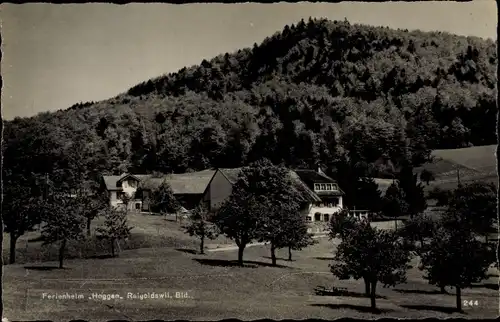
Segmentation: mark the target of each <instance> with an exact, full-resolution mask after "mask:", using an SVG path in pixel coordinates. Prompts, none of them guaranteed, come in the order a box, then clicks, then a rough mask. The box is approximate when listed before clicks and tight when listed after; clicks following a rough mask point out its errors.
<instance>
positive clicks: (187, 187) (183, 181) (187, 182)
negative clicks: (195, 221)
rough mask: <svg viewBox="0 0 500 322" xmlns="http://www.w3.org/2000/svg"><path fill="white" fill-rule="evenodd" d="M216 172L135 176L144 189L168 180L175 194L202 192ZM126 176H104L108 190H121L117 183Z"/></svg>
mask: <svg viewBox="0 0 500 322" xmlns="http://www.w3.org/2000/svg"><path fill="white" fill-rule="evenodd" d="M214 173H215V170H203V171H198V172H191V173H181V174H166V175H163V176H155V177H153V176H152V175H147V174H142V175H137V174H135V175H133V176H134V177H136V178H138V179H139V180H140V182H139V187H141V188H143V189H148V190H151V189H155V188H158V187H159V186H160V185H161V184H162V183H163V182H167V183H168V184H169V185H170V186H171V188H172V191H173V192H174V194H202V193H203V192H204V191H205V188H206V187H207V185H208V183H209V182H210V179H212V177H213V175H214ZM126 176H127V174H122V175H121V176H103V179H104V182H105V184H106V188H107V189H108V190H121V188H118V187H116V184H117V183H118V182H119V181H120V180H121V179H124V178H125V177H126Z"/></svg>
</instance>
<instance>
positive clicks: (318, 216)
mask: <svg viewBox="0 0 500 322" xmlns="http://www.w3.org/2000/svg"><path fill="white" fill-rule="evenodd" d="M314 221H321V214H320V213H319V212H317V213H315V214H314Z"/></svg>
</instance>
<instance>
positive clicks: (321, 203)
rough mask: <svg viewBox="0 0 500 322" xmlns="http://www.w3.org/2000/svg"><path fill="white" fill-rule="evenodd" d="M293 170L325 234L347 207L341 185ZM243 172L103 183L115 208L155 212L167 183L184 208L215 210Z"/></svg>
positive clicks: (309, 213) (316, 228)
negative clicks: (154, 201) (155, 199)
mask: <svg viewBox="0 0 500 322" xmlns="http://www.w3.org/2000/svg"><path fill="white" fill-rule="evenodd" d="M289 171H290V176H291V178H292V181H293V184H294V185H295V188H296V189H298V190H299V191H302V192H303V193H305V195H306V196H307V197H308V198H307V199H308V202H306V203H304V205H303V208H302V212H303V214H304V216H305V218H306V220H307V221H308V222H310V223H311V229H310V231H312V232H321V231H324V230H325V229H326V226H327V223H328V222H329V221H330V219H331V218H332V216H334V215H335V213H337V212H339V211H340V210H341V209H342V208H343V202H342V196H343V194H344V193H343V192H342V190H341V189H340V188H339V186H338V184H337V182H336V181H335V180H333V179H332V178H330V177H328V176H327V175H326V174H324V173H323V172H322V171H321V170H318V171H314V170H289ZM240 173H241V168H232V169H227V168H226V169H217V170H204V171H199V172H193V173H184V174H170V175H162V176H152V175H135V174H122V175H121V176H103V179H104V180H103V181H104V183H105V187H106V191H107V193H108V196H109V202H110V205H111V206H113V207H124V206H125V201H128V202H127V207H128V210H129V211H136V212H151V208H150V206H151V205H150V203H151V200H150V199H151V192H152V191H153V190H154V189H156V188H158V187H160V185H161V184H162V183H167V184H169V185H170V187H171V188H172V191H173V194H174V196H175V197H176V198H177V199H178V201H179V202H180V204H181V206H182V207H183V208H184V209H186V210H190V209H193V208H194V207H196V206H197V205H199V204H203V205H205V207H206V208H207V209H209V210H212V211H214V210H216V209H218V208H219V207H220V206H221V205H222V203H223V202H224V201H226V200H227V199H228V198H229V196H230V195H231V193H232V190H233V185H234V184H235V183H236V182H237V181H238V177H239V175H240ZM139 191H140V193H138V192H139ZM124 196H127V198H124Z"/></svg>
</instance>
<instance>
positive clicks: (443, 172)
mask: <svg viewBox="0 0 500 322" xmlns="http://www.w3.org/2000/svg"><path fill="white" fill-rule="evenodd" d="M495 151H496V145H486V146H477V147H470V148H463V149H446V150H434V151H433V152H432V156H433V157H434V161H433V162H432V163H430V164H426V165H424V166H423V167H422V168H425V169H427V170H429V171H431V172H432V173H434V175H435V177H436V180H435V181H433V182H431V183H430V185H429V186H427V187H426V190H427V191H428V190H430V189H433V188H435V187H438V188H440V189H443V190H451V189H455V188H456V187H457V185H458V178H457V169H459V171H460V181H461V182H462V184H467V183H472V182H477V181H481V182H492V183H495V184H498V176H497V170H496V167H497V162H496V157H495ZM422 168H421V169H422ZM421 169H419V170H421Z"/></svg>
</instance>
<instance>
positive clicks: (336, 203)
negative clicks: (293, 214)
mask: <svg viewBox="0 0 500 322" xmlns="http://www.w3.org/2000/svg"><path fill="white" fill-rule="evenodd" d="M338 205H339V201H338V199H337V200H335V199H334V200H332V201H330V202H325V203H318V204H316V205H315V206H316V207H321V208H323V207H328V208H333V207H337V206H338Z"/></svg>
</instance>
